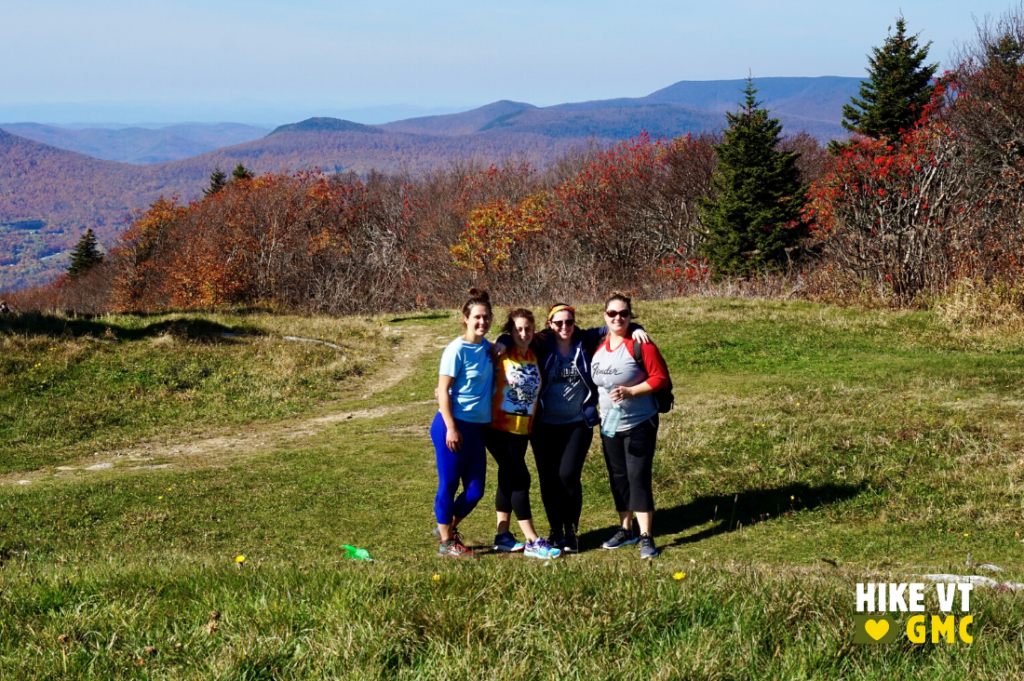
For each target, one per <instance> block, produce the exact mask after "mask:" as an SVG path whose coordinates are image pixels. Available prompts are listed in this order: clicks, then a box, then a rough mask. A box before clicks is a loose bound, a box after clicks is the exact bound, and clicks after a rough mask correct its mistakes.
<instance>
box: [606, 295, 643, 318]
mask: <svg viewBox="0 0 1024 681" xmlns="http://www.w3.org/2000/svg"><path fill="white" fill-rule="evenodd" d="M613 300H617V301H619V302H620V303H625V304H626V309H627V310H629V318H630V319H636V315H634V314H633V301H632V300H630V298H629V296H627V295H626V294H625V293H619V292H618V291H615V292H614V293H612V294H611V295H610V296H608V298H607V299H606V300H605V301H604V309H606V310H607V309H608V303H610V302H612V301H613Z"/></svg>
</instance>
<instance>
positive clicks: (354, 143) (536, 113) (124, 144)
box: [0, 77, 860, 290]
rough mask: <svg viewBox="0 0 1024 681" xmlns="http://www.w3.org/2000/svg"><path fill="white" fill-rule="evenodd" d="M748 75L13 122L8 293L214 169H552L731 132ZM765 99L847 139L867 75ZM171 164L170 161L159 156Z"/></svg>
mask: <svg viewBox="0 0 1024 681" xmlns="http://www.w3.org/2000/svg"><path fill="white" fill-rule="evenodd" d="M745 84H746V81H742V80H735V81H682V82H679V83H676V84H674V85H671V86H669V87H667V88H664V89H662V90H658V91H656V92H653V93H651V94H649V95H647V96H646V97H637V98H620V99H611V100H598V101H590V102H577V103H569V104H559V105H555V106H548V107H537V106H533V105H531V104H527V103H523V102H513V101H499V102H494V103H492V104H488V105H486V106H483V107H480V108H477V109H473V110H470V111H465V112H462V113H454V114H445V115H438V116H427V117H420V118H411V119H406V120H400V121H394V122H391V123H385V124H382V125H364V124H360V123H354V122H351V121H345V120H341V119H337V118H322V117H321V118H311V119H307V120H305V121H301V122H298V123H292V124H288V125H282V126H280V127H278V128H276V129H274V130H271V131H270V132H269V134H264V133H265V130H263V129H260V128H258V127H254V126H244V125H240V124H219V125H203V124H182V125H176V126H169V127H166V128H161V129H157V130H153V129H146V128H138V127H136V128H131V127H128V128H122V129H115V130H111V129H105V130H104V129H97V128H85V129H77V130H75V129H68V128H59V127H56V126H44V125H38V124H26V123H22V124H14V125H7V124H5V125H0V290H5V289H11V288H15V287H22V286H26V285H33V284H37V283H41V282H44V281H46V280H48V279H51V278H52V277H53V276H54V275H55V273H57V272H59V271H60V270H61V269H62V268H63V267H64V266H66V253H67V251H68V250H69V249H70V248H71V247H72V246H73V245H74V243H75V241H77V239H78V237H79V236H80V234H81V233H82V232H83V231H84V230H85V228H86V227H92V228H93V229H94V230H95V231H96V233H97V235H98V236H99V237H100V240H101V242H103V243H106V244H109V243H111V242H112V241H113V239H114V238H115V237H116V234H117V233H118V232H119V231H120V230H121V229H122V228H123V227H124V225H125V224H126V219H127V218H128V217H129V215H130V214H131V213H132V211H134V210H137V209H141V208H145V207H146V206H147V205H148V204H150V203H152V202H153V201H154V200H156V199H157V198H158V197H159V196H161V195H163V196H177V197H179V198H180V199H182V200H189V199H191V198H193V197H195V196H197V195H199V194H200V192H201V190H202V189H203V188H204V187H205V186H206V184H207V182H208V178H209V175H210V173H211V171H212V170H213V169H214V168H218V167H219V168H222V169H224V170H230V169H231V168H233V167H234V166H235V165H236V164H237V163H243V164H245V165H246V166H247V167H248V168H250V169H252V170H254V171H256V172H259V173H262V172H277V171H281V170H286V169H287V170H292V171H296V170H301V169H305V168H312V167H315V168H319V169H321V170H323V171H325V172H341V171H349V170H351V171H355V172H360V173H361V172H366V171H369V170H371V169H376V170H380V171H385V172H410V173H422V172H425V171H428V170H430V169H432V168H437V167H444V166H446V165H448V164H451V163H452V162H454V161H457V160H460V159H468V158H474V159H477V160H480V161H483V162H497V161H501V160H502V159H504V158H508V157H512V156H515V157H517V158H521V159H524V160H526V161H529V162H531V163H533V164H535V165H537V166H541V167H542V166H544V165H545V164H547V163H549V162H551V161H552V160H554V159H555V158H557V157H558V156H560V155H561V154H564V153H565V152H566V151H568V150H570V149H571V148H573V147H577V146H580V145H584V144H589V143H596V144H599V145H610V144H614V143H615V142H617V141H619V140H622V139H628V138H630V137H634V136H636V135H637V134H639V133H640V132H642V131H647V133H648V134H650V135H651V137H653V138H670V137H675V136H678V135H681V134H685V133H687V132H693V133H699V132H704V131H718V130H721V129H722V128H723V127H724V125H725V116H724V114H725V112H726V111H729V110H734V109H735V108H736V107H737V102H738V101H740V99H741V98H742V93H741V90H742V89H743V87H744V86H745ZM755 84H756V86H757V87H758V88H759V92H758V99H759V100H761V101H762V102H763V103H764V105H765V106H766V107H767V108H768V109H770V110H771V111H772V114H773V115H774V116H776V117H777V118H779V119H780V120H781V121H782V124H783V129H784V133H791V134H792V133H796V132H800V131H806V132H808V133H810V134H812V135H814V136H816V137H818V138H819V139H821V140H827V139H833V138H838V137H842V136H843V130H842V127H841V125H840V120H841V118H842V106H843V104H845V103H847V102H848V101H849V99H850V97H851V96H852V95H854V94H856V92H857V90H858V88H859V85H860V80H859V79H856V78H841V77H822V78H762V79H758V80H757V81H756V83H755ZM156 161H159V162H156Z"/></svg>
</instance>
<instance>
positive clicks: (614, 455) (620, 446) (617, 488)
mask: <svg viewBox="0 0 1024 681" xmlns="http://www.w3.org/2000/svg"><path fill="white" fill-rule="evenodd" d="M657 442H658V416H657V415H654V416H652V417H651V418H650V419H648V420H647V421H644V422H643V423H641V424H639V425H637V426H634V427H633V428H630V429H629V430H627V431H626V432H624V433H616V434H615V437H608V436H607V435H605V434H603V433H602V434H601V443H602V444H603V445H604V462H605V464H607V466H608V479H609V480H610V481H611V484H612V498H613V499H615V510H616V511H618V512H619V513H622V512H625V511H640V512H646V511H653V510H654V491H653V490H652V485H651V467H652V466H653V464H654V446H655V444H657Z"/></svg>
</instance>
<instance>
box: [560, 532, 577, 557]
mask: <svg viewBox="0 0 1024 681" xmlns="http://www.w3.org/2000/svg"><path fill="white" fill-rule="evenodd" d="M558 548H560V549H562V553H579V552H580V540H579V539H578V538H577V537H576V535H575V534H567V535H565V539H563V540H562V543H561V544H559V545H558Z"/></svg>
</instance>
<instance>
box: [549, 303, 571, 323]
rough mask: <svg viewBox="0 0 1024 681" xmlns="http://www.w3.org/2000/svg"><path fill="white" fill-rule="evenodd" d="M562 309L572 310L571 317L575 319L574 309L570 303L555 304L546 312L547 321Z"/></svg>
mask: <svg viewBox="0 0 1024 681" xmlns="http://www.w3.org/2000/svg"><path fill="white" fill-rule="evenodd" d="M562 310H568V311H569V312H572V318H573V319H576V310H575V308H573V307H572V306H571V305H555V306H554V307H553V308H551V312H548V321H549V322H550V321H551V318H552V317H554V316H555V315H556V314H558V313H559V312H561V311H562Z"/></svg>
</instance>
